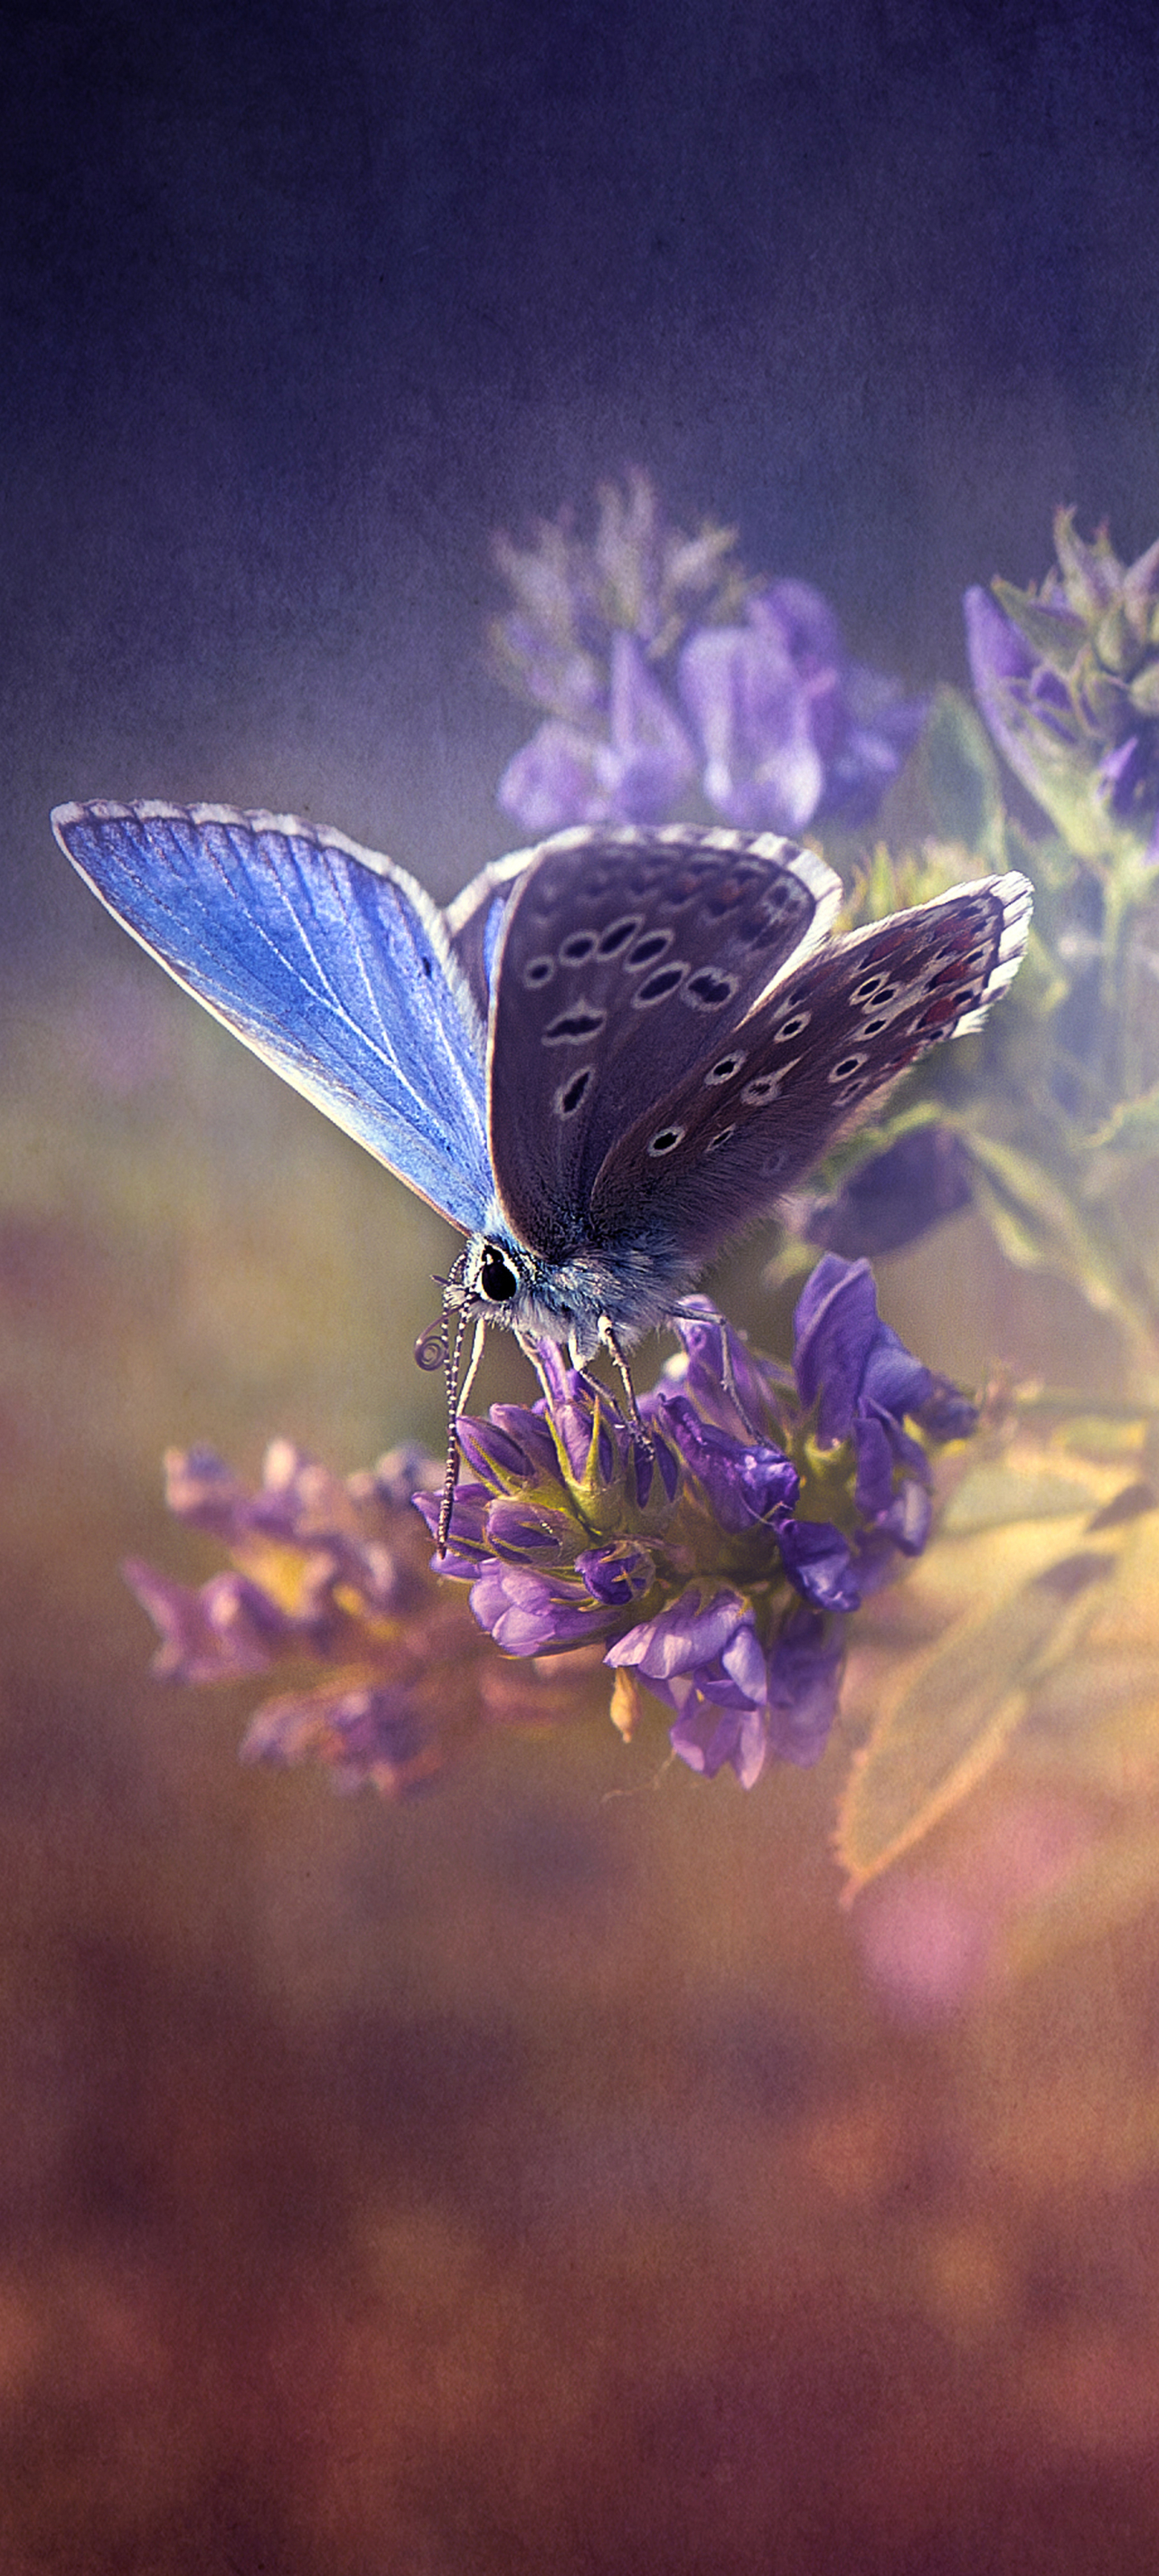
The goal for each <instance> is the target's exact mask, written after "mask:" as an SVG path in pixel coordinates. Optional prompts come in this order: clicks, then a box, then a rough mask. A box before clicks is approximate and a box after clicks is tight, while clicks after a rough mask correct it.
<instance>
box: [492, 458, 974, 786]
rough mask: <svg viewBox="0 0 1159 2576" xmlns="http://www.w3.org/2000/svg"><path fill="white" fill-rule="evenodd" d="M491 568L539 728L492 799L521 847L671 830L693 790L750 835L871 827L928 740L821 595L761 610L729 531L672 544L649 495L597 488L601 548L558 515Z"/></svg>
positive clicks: (769, 595)
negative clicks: (601, 826) (853, 651)
mask: <svg viewBox="0 0 1159 2576" xmlns="http://www.w3.org/2000/svg"><path fill="white" fill-rule="evenodd" d="M496 559H497V561H498V563H499V566H500V569H501V571H502V572H503V573H504V575H505V577H506V579H507V580H508V582H509V583H510V584H511V587H512V589H513V591H514V593H515V599H516V606H515V607H514V609H513V610H511V611H510V612H509V613H508V615H507V616H505V617H502V618H500V619H498V620H496V622H495V623H494V625H493V627H492V630H491V640H492V646H493V649H494V651H495V654H496V657H497V660H498V662H499V665H500V667H501V668H502V670H503V671H504V673H505V675H506V676H507V677H508V678H509V679H510V680H512V681H513V682H514V684H515V685H516V686H517V687H518V689H519V692H520V695H521V696H524V697H528V698H530V699H531V700H532V701H533V703H534V704H535V705H536V706H539V707H542V708H543V709H545V711H546V714H545V721H544V722H543V723H542V724H541V725H540V726H539V729H538V731H537V732H536V733H535V734H533V735H532V737H531V740H530V741H529V742H526V743H524V744H523V746H522V748H521V749H520V750H519V751H517V752H516V753H515V755H514V757H513V758H512V759H511V760H510V761H509V762H508V765H507V768H506V769H505V771H504V773H503V777H502V779H501V781H500V785H499V802H500V804H501V805H502V806H503V808H504V810H505V812H507V813H509V814H511V815H513V816H514V817H515V819H516V820H517V821H518V822H519V824H520V825H521V826H522V827H523V829H524V830H526V831H531V832H535V833H547V832H552V831H556V830H559V829H560V828H562V827H563V826H565V825H567V824H575V823H587V824H592V823H600V822H608V821H615V822H635V823H657V822H663V821H665V820H666V819H670V818H676V817H678V816H679V814H680V812H681V811H682V810H683V808H684V800H685V799H686V797H687V795H688V791H689V789H690V788H691V786H692V782H693V780H694V778H695V777H696V775H697V773H699V775H700V781H701V788H702V792H703V796H704V799H705V801H706V803H707V806H708V808H709V810H710V811H711V812H712V813H713V814H715V815H719V816H721V817H722V818H723V819H724V820H725V821H726V822H728V823H732V824H735V825H737V826H739V827H740V828H741V829H742V830H750V831H752V830H761V829H764V828H772V829H774V830H777V831H788V832H794V831H799V830H801V829H802V827H803V826H804V825H805V824H806V823H808V822H810V821H812V820H813V819H814V817H816V816H818V815H825V814H834V815H841V816H843V817H844V818H845V819H846V820H847V821H848V822H850V823H860V822H864V821H866V820H868V819H869V817H870V816H871V815H872V814H873V813H874V812H875V811H876V808H877V805H878V803H879V801H880V798H881V796H882V793H883V791H884V789H885V788H886V787H887V786H888V785H889V783H890V781H891V779H893V778H894V777H896V775H897V772H898V770H899V769H900V767H901V765H902V763H903V761H904V760H905V758H906V757H907V755H908V753H909V751H910V749H911V747H912V745H913V742H914V741H915V739H916V736H917V734H918V732H919V731H920V728H921V725H922V723H923V721H924V718H925V712H926V709H925V703H924V701H918V700H916V699H906V698H905V697H903V696H902V694H901V692H900V690H899V688H898V687H897V685H896V683H895V682H893V681H892V680H887V679H885V678H883V677H882V676H881V674H880V673H877V672H874V671H871V670H869V669H867V668H866V667H865V665H864V664H862V663H858V662H854V661H852V660H851V659H850V657H849V655H848V653H847V652H846V650H845V646H844V643H843V641H842V636H841V630H840V628H839V626H838V623H837V620H836V618H835V617H834V615H833V612H832V610H831V609H830V608H829V606H828V604H827V602H826V601H825V600H824V599H823V598H822V597H821V595H820V592H819V591H815V590H813V589H812V588H811V587H810V585H809V584H808V583H807V582H801V581H775V582H768V583H766V584H765V585H764V586H763V587H762V588H760V589H758V590H754V589H753V588H752V586H751V585H749V584H748V583H746V581H745V579H744V576H743V574H742V572H741V569H740V566H739V564H738V563H737V562H736V560H735V556H734V552H733V540H732V537H731V535H730V534H729V532H728V530H727V529H721V528H713V527H708V528H706V529H705V530H704V531H703V532H702V534H701V535H700V536H699V537H697V538H688V537H684V536H682V535H681V534H680V533H679V532H678V531H676V530H673V529H670V528H669V527H668V526H667V525H666V523H665V521H664V518H663V514H662V512H661V509H660V505H659V501H658V499H657V497H656V494H655V491H654V490H653V487H652V485H651V484H650V482H649V481H648V478H647V476H646V475H643V474H639V473H633V474H631V475H629V477H628V480H627V488H626V492H625V493H624V494H621V493H620V492H619V491H618V490H617V488H616V487H615V486H614V485H606V486H605V487H604V488H603V490H602V491H601V494H600V498H599V519H598V525H597V531H596V535H595V538H594V541H593V542H592V543H590V544H585V543H584V542H583V541H582V540H581V539H579V538H578V537H577V536H576V534H575V531H574V527H573V524H572V520H571V518H570V516H569V515H568V514H566V513H565V514H564V515H563V516H561V518H560V519H559V520H557V521H554V522H545V523H543V524H542V525H541V526H540V528H539V529H538V531H537V540H536V543H535V545H534V546H533V547H530V548H527V549H520V548H518V547H515V546H513V545H511V543H510V541H509V540H508V539H506V538H501V539H499V540H498V541H497V545H496Z"/></svg>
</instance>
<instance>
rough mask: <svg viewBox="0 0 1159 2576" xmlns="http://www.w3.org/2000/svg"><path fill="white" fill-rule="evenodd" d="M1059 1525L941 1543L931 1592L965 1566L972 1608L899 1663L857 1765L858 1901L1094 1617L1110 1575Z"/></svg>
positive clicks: (1007, 1732) (845, 1827) (934, 1819)
mask: <svg viewBox="0 0 1159 2576" xmlns="http://www.w3.org/2000/svg"><path fill="white" fill-rule="evenodd" d="M1061 1526H1062V1525H1060V1524H1059V1523H1057V1522H1054V1523H1052V1522H1049V1521H1047V1522H1042V1523H1038V1524H1030V1525H1027V1524H1023V1525H1021V1526H1017V1527H1014V1528H1011V1529H1004V1530H1003V1531H1002V1533H1001V1536H1000V1538H999V1537H996V1535H995V1534H994V1533H992V1532H991V1533H986V1534H984V1535H980V1536H979V1537H977V1538H974V1539H972V1540H962V1541H959V1542H958V1543H957V1545H956V1546H955V1545H953V1544H948V1543H945V1542H941V1543H940V1544H939V1547H938V1549H937V1550H936V1551H935V1558H934V1562H933V1564H932V1565H931V1567H930V1570H929V1574H928V1576H927V1588H929V1589H933V1587H934V1585H935V1583H936V1581H937V1578H938V1577H939V1576H941V1577H944V1576H945V1575H946V1573H947V1571H948V1568H947V1566H946V1564H945V1563H944V1562H943V1563H941V1564H939V1563H938V1561H937V1560H938V1558H939V1557H941V1558H943V1559H944V1558H947V1557H954V1556H956V1557H957V1559H958V1564H957V1568H956V1573H957V1578H958V1581H959V1583H961V1582H962V1581H963V1578H965V1579H966V1581H967V1583H968V1587H969V1598H970V1600H971V1602H972V1603H977V1602H978V1601H979V1600H980V1601H982V1602H983V1603H984V1604H985V1607H984V1608H983V1609H981V1610H977V1609H976V1608H971V1609H970V1610H969V1611H967V1613H966V1615H965V1616H964V1617H962V1618H960V1619H959V1620H958V1621H957V1622H956V1624H955V1625H954V1626H953V1627H952V1628H951V1629H950V1631H949V1633H948V1634H943V1635H942V1636H941V1637H940V1638H939V1640H938V1643H937V1644H936V1645H935V1646H934V1647H933V1649H932V1651H929V1652H927V1653H926V1654H925V1655H924V1656H923V1657H921V1658H920V1660H918V1661H917V1663H916V1669H915V1664H914V1660H913V1659H912V1658H910V1659H907V1661H906V1662H905V1663H899V1662H897V1661H896V1660H895V1662H894V1665H893V1672H892V1677H891V1678H892V1686H891V1682H890V1681H887V1682H886V1683H885V1685H884V1687H879V1689H878V1692H877V1706H878V1715H877V1719H876V1723H875V1724H874V1727H873V1730H872V1733H871V1735H870V1737H869V1740H868V1742H867V1744H866V1745H865V1747H864V1748H863V1750H862V1752H861V1753H860V1754H859V1755H858V1757H857V1760H856V1762H855V1764H854V1767H853V1770H852V1773H851V1775H850V1779H849V1784H848V1787H847V1790H846V1794H845V1798H844V1801H843V1804H842V1809H841V1814H840V1817H839V1821H838V1835H837V1848H838V1854H839V1858H840V1860H841V1862H842V1864H843V1866H844V1868H845V1870H846V1872H847V1873H848V1879H849V1892H850V1894H855V1893H856V1891H857V1889H858V1888H860V1887H864V1886H865V1885H866V1884H867V1882H868V1881H869V1880H870V1879H873V1878H876V1877H878V1876H879V1875H880V1873H881V1871H882V1870H884V1869H886V1868H888V1867H889V1866H890V1864H891V1863H892V1862H893V1861H895V1860H897V1859H898V1858H899V1857H900V1855H901V1854H902V1853H903V1852H906V1851H909V1850H911V1849H912V1847H913V1845H914V1844H915V1843H917V1842H920V1841H921V1840H922V1839H923V1837H924V1836H925V1835H926V1834H928V1833H929V1831H930V1829H931V1827H932V1826H933V1825H935V1824H936V1823H938V1822H939V1820H940V1819H941V1818H942V1817H943V1816H945V1815H946V1814H948V1813H949V1811H950V1809H951V1808H952V1807H955V1806H957V1805H958V1804H959V1802H960V1801H961V1800H962V1799H963V1798H964V1797H966V1796H967V1794H968V1792H969V1791H970V1790H971V1789H973V1788H975V1787H976V1786H977V1783H978V1782H979V1781H980V1780H981V1779H983V1778H984V1776H985V1774H986V1773H987V1772H988V1771H989V1770H990V1769H991V1768H992V1766H993V1764H994V1763H995V1762H996V1761H997V1760H998V1757H999V1755H1000V1754H1001V1753H1002V1751H1003V1750H1004V1748H1005V1746H1006V1744H1007V1743H1008V1741H1009V1739H1010V1737H1011V1736H1012V1734H1013V1733H1014V1730H1015V1728H1016V1727H1017V1726H1018V1725H1019V1724H1020V1723H1021V1720H1022V1718H1023V1716H1024V1715H1025V1712H1026V1707H1027V1700H1028V1693H1029V1687H1030V1684H1031V1682H1032V1680H1033V1679H1034V1678H1035V1677H1036V1675H1037V1674H1038V1673H1039V1671H1040V1670H1042V1669H1043V1668H1044V1666H1045V1664H1046V1662H1047V1660H1048V1658H1049V1659H1057V1658H1058V1657H1059V1655H1060V1654H1061V1653H1062V1652H1063V1651H1065V1647H1066V1643H1067V1640H1068V1638H1069V1637H1070V1636H1072V1635H1073V1634H1075V1633H1076V1632H1077V1630H1078V1629H1079V1628H1081V1627H1082V1625H1083V1624H1084V1623H1085V1621H1086V1619H1087V1617H1088V1616H1089V1597H1090V1595H1091V1593H1092V1590H1093V1589H1094V1587H1095V1586H1096V1585H1097V1584H1098V1582H1099V1581H1100V1580H1102V1579H1104V1578H1105V1576H1106V1574H1107V1573H1109V1572H1110V1570H1111V1568H1112V1566H1113V1562H1114V1560H1113V1557H1112V1556H1111V1555H1110V1554H1109V1553H1108V1552H1106V1551H1104V1550H1096V1549H1094V1548H1089V1547H1088V1548H1083V1547H1082V1545H1081V1540H1082V1535H1083V1524H1082V1521H1081V1520H1077V1521H1072V1522H1071V1523H1070V1524H1069V1527H1068V1529H1067V1535H1068V1537H1069V1538H1070V1540H1071V1542H1072V1543H1071V1546H1070V1548H1069V1550H1068V1549H1064V1548H1062V1547H1060V1536H1061Z"/></svg>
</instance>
